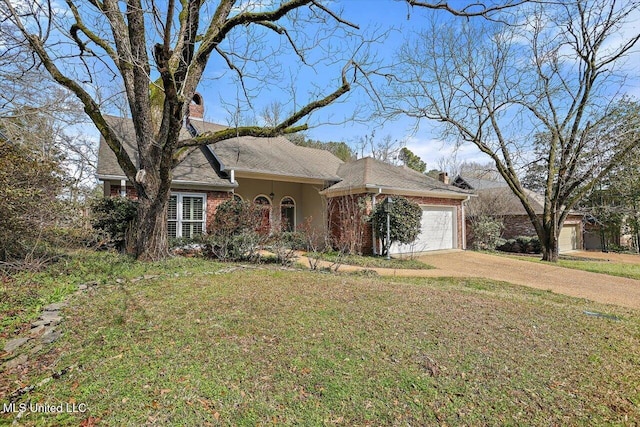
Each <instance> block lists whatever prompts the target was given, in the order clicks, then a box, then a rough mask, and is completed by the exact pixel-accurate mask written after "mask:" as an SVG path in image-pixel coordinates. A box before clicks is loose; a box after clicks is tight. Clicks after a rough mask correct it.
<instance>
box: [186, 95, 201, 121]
mask: <svg viewBox="0 0 640 427" xmlns="http://www.w3.org/2000/svg"><path fill="white" fill-rule="evenodd" d="M189 118H190V119H192V120H193V119H196V120H204V101H203V100H202V95H200V94H199V93H197V92H196V93H195V94H193V99H192V100H191V104H189Z"/></svg>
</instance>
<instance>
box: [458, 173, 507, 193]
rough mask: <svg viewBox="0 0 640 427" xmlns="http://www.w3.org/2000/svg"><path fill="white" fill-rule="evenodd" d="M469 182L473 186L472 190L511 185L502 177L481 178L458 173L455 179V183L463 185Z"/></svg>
mask: <svg viewBox="0 0 640 427" xmlns="http://www.w3.org/2000/svg"><path fill="white" fill-rule="evenodd" d="M464 184H467V185H468V186H469V187H471V189H472V190H485V189H488V188H504V187H509V186H508V185H507V183H506V181H505V180H504V179H502V178H500V179H480V178H472V177H462V176H460V175H458V176H457V177H456V179H454V180H453V185H456V186H458V185H462V186H463V187H462V188H465V187H464Z"/></svg>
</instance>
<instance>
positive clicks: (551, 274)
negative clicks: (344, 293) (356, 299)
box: [301, 251, 640, 309]
mask: <svg viewBox="0 0 640 427" xmlns="http://www.w3.org/2000/svg"><path fill="white" fill-rule="evenodd" d="M587 254H590V252H589V253H587ZM606 255H611V254H606ZM585 256H586V255H585ZM420 260H421V261H424V262H425V263H427V264H429V265H432V266H434V267H436V268H435V269H433V270H396V269H391V268H373V269H370V270H375V271H377V272H378V274H380V275H383V276H399V277H483V278H487V279H493V280H500V281H504V282H509V283H514V284H516V285H522V286H529V287H532V288H537V289H542V290H550V291H552V292H556V293H559V294H564V295H570V296H574V297H579V298H586V299H589V300H592V301H597V302H601V303H605V304H615V305H619V306H622V307H629V308H634V309H640V280H633V279H627V278H624V277H616V276H608V275H605V274H598V273H589V272H586V271H580V270H573V269H569V268H563V267H557V266H553V265H546V264H537V263H533V262H529V261H521V260H517V259H512V258H506V257H502V256H497V255H489V254H484V253H478V252H472V251H456V252H447V253H433V254H429V255H424V256H422V257H421V258H420ZM301 261H302V262H304V263H305V264H306V263H307V261H306V260H301ZM307 265H308V264H307ZM357 270H363V268H362V267H353V266H347V265H343V266H341V267H340V269H339V271H357Z"/></svg>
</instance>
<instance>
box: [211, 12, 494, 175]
mask: <svg viewBox="0 0 640 427" xmlns="http://www.w3.org/2000/svg"><path fill="white" fill-rule="evenodd" d="M454 3H455V2H454ZM457 3H458V5H459V6H461V5H464V4H466V2H457ZM340 9H342V10H343V13H341V14H340V16H341V17H343V18H344V19H346V20H348V21H350V22H353V23H354V24H357V25H358V26H359V27H360V29H361V32H362V33H365V34H367V35H370V34H381V33H386V34H385V37H384V43H378V44H375V45H373V46H372V47H371V50H372V51H373V52H372V55H375V56H376V58H377V61H378V64H382V65H388V64H390V63H392V62H393V61H394V60H395V57H394V56H395V53H396V52H397V50H398V48H399V47H400V46H401V44H402V43H403V41H404V40H405V38H406V36H407V35H408V34H411V33H413V32H414V31H416V30H419V29H420V27H421V23H422V22H423V20H424V17H425V15H426V14H427V13H430V12H426V11H425V10H423V9H409V8H408V7H407V5H406V4H404V3H402V2H397V1H394V0H342V1H336V2H334V4H333V7H332V10H336V11H338V10H340ZM445 16H446V15H445ZM445 19H452V18H445ZM387 30H389V31H387ZM347 50H348V47H347V48H346V49H345V51H347ZM212 59H214V58H212ZM280 60H281V61H282V62H281V66H282V67H283V68H282V69H281V70H280V71H282V73H283V74H285V73H288V72H289V73H290V72H295V73H299V74H297V75H296V76H295V81H296V99H297V100H298V102H299V104H302V103H303V100H304V99H305V91H307V90H309V87H307V86H310V85H311V84H314V83H315V84H317V85H319V86H320V87H323V84H324V93H328V92H330V91H331V90H333V89H334V88H336V87H337V85H338V82H339V80H338V78H339V75H340V69H341V68H342V65H343V64H344V61H343V62H340V61H338V63H337V64H330V65H326V66H325V65H322V64H320V65H317V66H315V67H313V68H309V69H305V68H304V67H302V68H301V67H300V64H299V62H297V61H295V60H294V59H292V58H291V57H281V58H280ZM287 67H291V69H293V70H294V71H291V70H290V69H289V68H287ZM208 74H209V75H210V76H211V75H213V76H215V77H220V76H222V75H224V76H225V77H226V78H229V77H230V73H229V71H228V70H227V69H226V67H225V65H224V64H223V63H221V62H220V61H219V60H217V59H214V60H213V61H212V62H211V63H210V65H209V68H208ZM222 81H225V82H228V80H224V79H223V80H217V79H216V80H212V79H205V80H204V81H203V83H202V84H201V85H200V92H201V93H202V94H203V95H204V98H205V117H206V118H207V119H208V120H210V121H214V122H219V123H225V124H228V123H229V118H230V116H231V113H230V111H229V110H230V106H229V105H227V106H223V105H222V104H223V102H222V100H224V101H227V102H228V101H229V100H233V99H234V98H235V97H236V96H237V95H238V93H239V92H238V88H237V85H235V84H231V83H223V84H222V85H221V82H222ZM221 86H222V87H221ZM307 99H310V98H307ZM273 100H281V101H282V102H287V101H289V100H290V96H287V95H286V94H283V93H282V91H280V90H274V91H269V90H268V89H262V91H261V92H260V95H259V96H258V97H257V98H255V99H253V100H252V104H253V107H254V108H255V110H258V111H260V110H261V106H260V104H263V105H264V104H268V103H269V102H271V101H273ZM370 104H371V101H370V99H369V98H368V96H367V94H366V93H364V91H362V90H360V89H358V88H355V89H354V90H352V92H351V93H350V94H349V95H348V98H347V100H346V101H343V102H338V103H335V104H333V105H330V106H328V107H326V108H324V109H323V110H321V111H319V112H317V113H315V114H314V115H313V116H312V117H311V120H310V124H311V125H312V126H313V127H312V128H311V129H310V130H309V131H307V132H306V135H307V136H308V137H309V138H313V139H318V140H321V141H344V142H347V143H349V144H350V145H354V144H355V142H356V141H357V140H358V139H359V138H360V137H362V136H364V135H367V134H371V133H372V132H374V131H375V134H376V137H377V138H383V137H385V136H387V135H390V136H391V137H392V138H393V139H398V140H406V141H407V146H408V147H409V148H410V149H411V150H412V151H414V152H415V153H416V154H418V155H419V156H420V157H421V158H422V159H423V160H424V161H426V162H427V163H428V167H429V168H432V167H436V166H437V165H436V163H437V162H438V160H439V159H440V158H441V157H449V156H451V153H452V152H453V148H452V147H450V146H449V145H448V144H444V143H443V142H441V141H439V140H437V139H436V135H437V132H433V126H432V125H431V124H429V123H427V122H423V123H421V125H420V128H419V129H418V130H417V131H416V129H415V126H414V125H415V122H414V121H413V120H409V119H398V120H394V121H392V122H386V123H384V124H382V123H381V122H375V121H371V120H369V118H368V117H367V116H366V115H364V114H362V115H360V118H361V119H363V121H359V122H354V121H349V122H347V123H340V124H334V125H331V124H327V123H336V122H342V121H343V119H344V118H345V117H349V116H350V115H351V113H352V112H353V111H354V110H357V109H360V108H363V107H366V106H368V105H370ZM231 108H232V106H231ZM364 119H366V121H364ZM458 158H460V159H462V160H475V161H484V157H483V155H482V154H481V153H479V152H478V151H477V150H476V149H475V148H473V147H471V146H469V147H461V148H460V149H459V150H458Z"/></svg>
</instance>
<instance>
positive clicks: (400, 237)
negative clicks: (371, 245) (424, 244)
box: [372, 196, 422, 255]
mask: <svg viewBox="0 0 640 427" xmlns="http://www.w3.org/2000/svg"><path fill="white" fill-rule="evenodd" d="M386 209H387V199H384V200H383V201H381V202H380V203H378V204H377V205H376V207H375V209H374V211H373V215H372V220H373V227H374V229H375V230H376V232H377V234H378V236H379V237H380V238H381V240H382V255H385V254H386V253H387V252H388V250H389V247H390V246H391V244H393V243H394V242H399V243H404V244H409V243H411V242H413V241H415V240H416V238H417V237H418V233H420V220H421V219H422V208H420V206H419V205H418V204H417V203H415V202H412V201H410V200H408V199H407V198H405V197H401V196H394V197H393V203H391V207H390V212H389V216H390V233H389V234H390V238H391V241H390V242H387V210H386Z"/></svg>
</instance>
